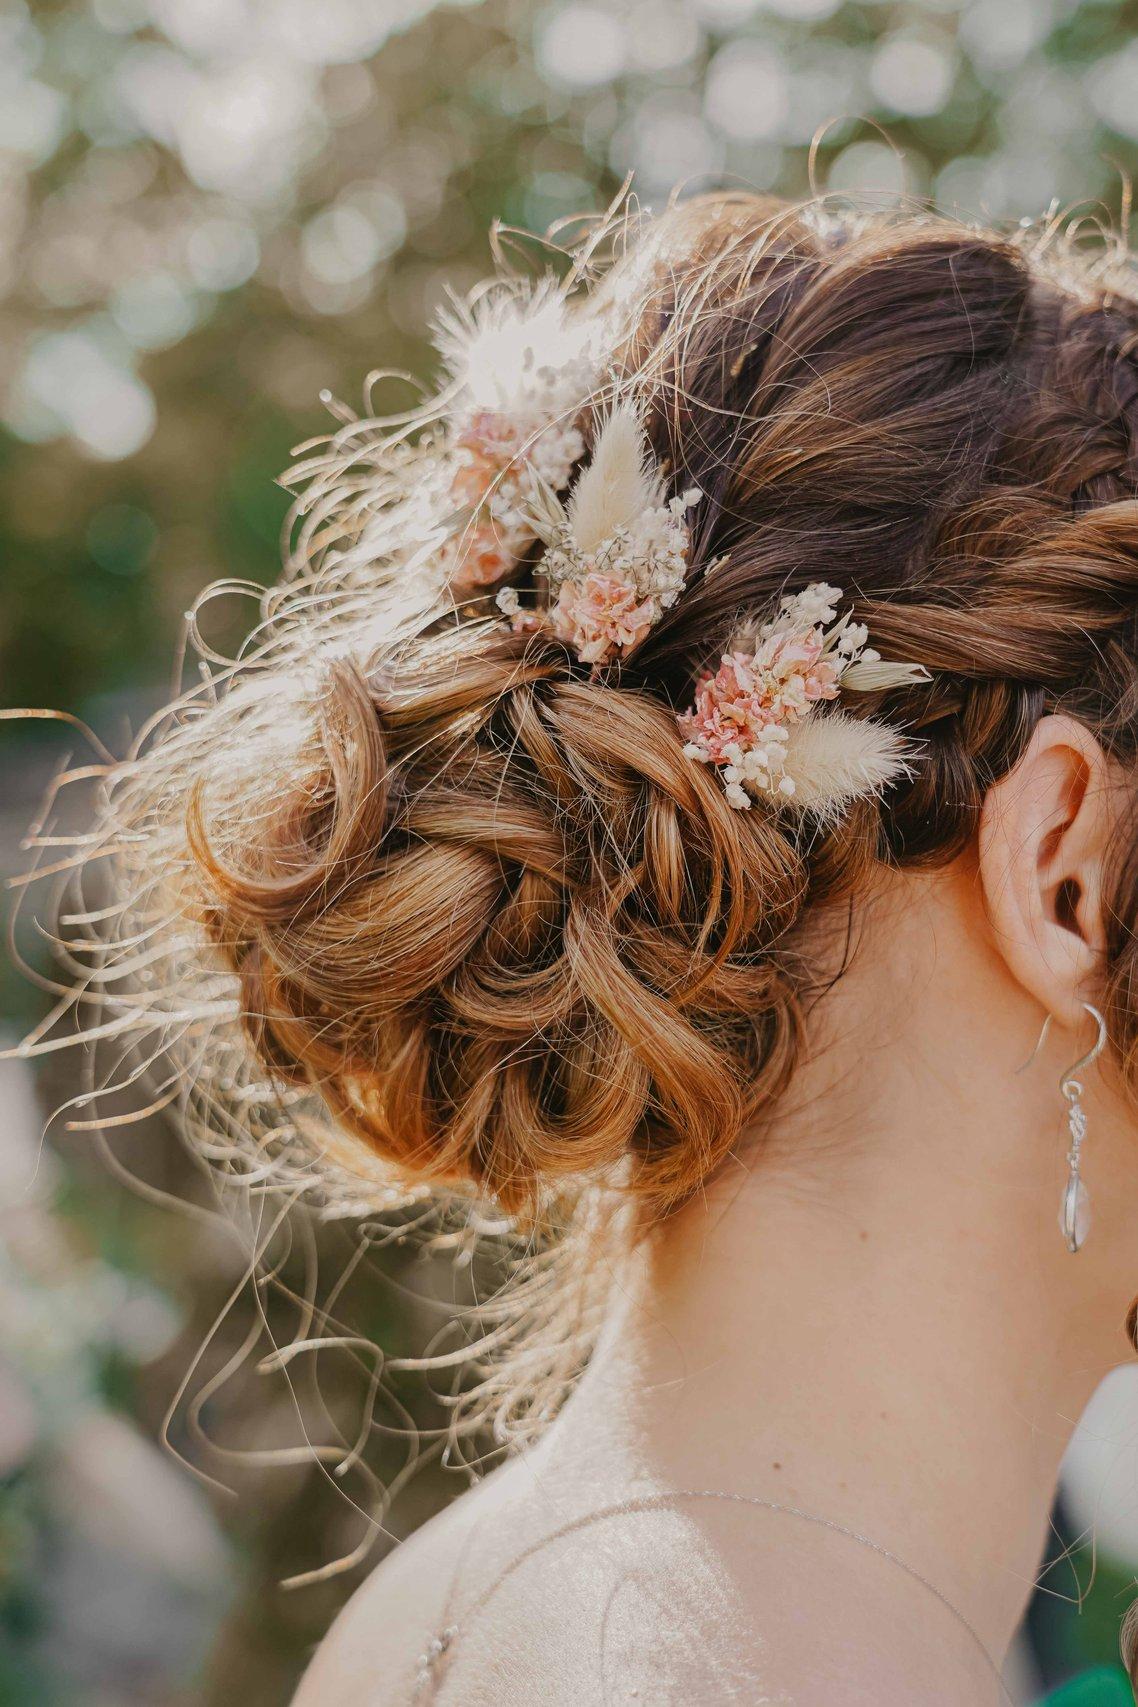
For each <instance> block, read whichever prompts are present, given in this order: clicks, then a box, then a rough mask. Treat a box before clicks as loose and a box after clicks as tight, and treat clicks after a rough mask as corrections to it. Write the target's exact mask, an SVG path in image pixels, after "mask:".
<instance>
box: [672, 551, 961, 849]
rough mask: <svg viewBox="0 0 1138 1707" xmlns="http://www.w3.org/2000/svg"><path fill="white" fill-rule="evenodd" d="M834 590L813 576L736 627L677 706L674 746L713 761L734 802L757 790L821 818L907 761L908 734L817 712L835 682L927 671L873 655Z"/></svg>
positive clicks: (747, 802)
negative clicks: (714, 664) (714, 665)
mask: <svg viewBox="0 0 1138 1707" xmlns="http://www.w3.org/2000/svg"><path fill="white" fill-rule="evenodd" d="M841 596H842V594H841V588H840V587H830V586H827V585H826V583H825V582H824V581H814V582H812V583H811V584H810V586H808V587H807V588H806V589H805V590H804V591H803V592H801V593H796V594H794V595H792V596H791V597H788V598H785V599H783V601H782V604H781V605H780V607H779V613H778V615H777V616H776V617H774V618H773V619H772V620H771V621H769V622H765V623H762V624H761V625H760V626H758V627H757V628H755V627H753V626H752V627H749V628H745V629H742V630H741V631H740V632H739V633H738V634H737V635H736V637H735V639H734V640H733V642H732V644H731V646H730V647H729V649H728V650H727V652H725V653H724V655H723V657H722V659H721V661H720V664H719V668H718V669H717V670H716V671H715V672H714V674H710V673H709V674H708V675H706V676H704V678H703V679H702V680H701V682H700V683H699V686H698V688H697V690H696V697H695V704H694V706H692V708H691V709H690V710H689V711H686V712H684V713H683V714H682V715H681V717H680V718H679V724H680V728H681V730H682V731H683V733H684V735H686V737H687V743H686V745H685V747H684V753H685V754H686V756H687V757H688V758H690V759H695V760H697V761H698V762H699V763H701V764H710V765H715V766H717V767H718V769H719V772H720V775H721V776H722V778H723V783H724V787H725V789H726V794H727V799H728V801H729V802H730V803H731V805H732V806H735V807H737V808H738V809H739V810H740V811H743V810H746V809H747V808H748V807H750V806H751V804H752V803H753V802H754V801H755V800H758V799H762V798H763V797H766V798H769V799H772V800H774V801H776V802H777V803H779V804H782V805H792V806H794V807H795V808H796V809H797V810H799V811H801V812H805V813H811V814H813V815H814V816H816V817H821V818H829V817H833V816H836V815H837V814H839V813H840V812H842V811H843V810H844V809H845V807H846V806H848V805H849V804H850V802H851V801H853V800H856V799H858V798H859V797H860V796H862V795H866V794H876V793H878V792H879V791H880V790H881V789H882V788H884V787H885V786H886V784H887V783H889V782H892V781H893V780H895V778H896V777H898V776H900V775H903V774H907V773H908V768H909V766H908V754H909V752H910V743H909V742H907V741H906V739H905V737H904V736H903V735H902V734H900V732H899V731H898V730H896V729H893V728H891V727H890V726H889V725H888V724H882V723H873V722H870V721H868V720H865V719H859V718H853V717H849V716H847V715H846V714H845V713H844V712H841V711H835V712H831V713H829V714H828V715H825V716H817V715H816V713H817V711H818V708H819V707H820V706H822V705H823V704H825V702H827V701H829V700H835V699H837V698H838V697H839V695H840V694H841V693H842V692H843V691H845V690H846V689H854V690H856V691H859V692H863V693H865V692H873V691H876V690H879V689H884V688H893V687H901V686H906V685H909V684H912V683H917V682H928V681H931V679H932V678H931V676H930V675H929V672H928V671H927V670H926V669H925V668H924V667H923V665H920V664H901V663H889V662H886V661H885V660H884V659H882V657H881V655H880V653H878V652H876V651H874V649H873V648H872V647H870V646H869V645H868V640H869V633H868V630H867V629H866V627H865V624H864V623H858V622H854V621H853V620H852V618H851V617H850V616H849V615H848V614H847V615H846V616H843V617H840V618H839V617H838V611H837V606H838V602H839V600H840V599H841Z"/></svg>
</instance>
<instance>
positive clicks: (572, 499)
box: [498, 403, 703, 665]
mask: <svg viewBox="0 0 1138 1707" xmlns="http://www.w3.org/2000/svg"><path fill="white" fill-rule="evenodd" d="M702 496H703V494H702V493H701V492H700V491H699V489H698V487H695V486H693V487H690V488H689V489H688V490H687V491H686V492H684V493H682V494H681V495H680V496H679V497H675V498H671V499H669V498H668V496H667V491H666V487H665V483H664V474H663V470H662V469H661V467H660V465H659V463H658V462H657V461H656V459H655V457H654V455H653V453H652V447H651V445H650V444H649V442H648V435H647V434H646V433H645V431H644V427H643V424H642V422H641V419H640V416H639V414H638V412H637V410H636V408H635V407H634V406H633V405H632V404H631V403H618V404H616V405H615V407H614V408H613V409H612V410H611V411H610V413H609V414H608V416H607V417H606V418H605V419H604V421H603V422H602V424H601V426H600V428H599V430H598V432H597V436H596V442H595V444H594V446H593V452H592V456H591V458H590V460H589V463H588V465H587V467H586V468H585V469H583V471H582V472H581V474H580V475H579V476H578V479H577V481H576V484H575V485H574V487H573V489H572V491H571V492H570V494H569V498H568V501H567V502H566V503H562V501H561V499H560V498H559V496H558V495H557V493H556V491H555V490H554V489H553V486H552V484H551V483H550V482H548V481H542V482H541V483H540V487H539V495H538V499H537V502H536V503H535V504H534V506H533V508H532V510H531V517H532V524H533V528H534V531H535V533H536V534H537V535H538V537H539V538H541V539H543V540H544V541H545V544H546V547H547V549H546V552H545V556H544V557H543V558H542V560H541V562H540V563H539V564H538V566H537V569H536V571H535V573H536V574H537V576H538V577H539V578H540V579H541V580H542V581H544V583H545V586H546V591H547V599H546V606H547V608H546V610H545V612H544V625H545V626H547V627H548V628H549V629H550V630H551V631H552V633H553V634H554V635H555V636H556V637H557V639H558V640H562V641H564V643H565V644H566V645H567V646H569V647H570V648H571V649H572V650H573V651H574V652H576V654H577V656H578V658H580V660H581V662H582V663H584V664H594V665H599V664H607V663H609V662H611V660H612V659H613V658H614V657H616V656H618V655H619V654H621V653H625V652H629V651H631V649H632V648H633V647H634V646H637V645H639V644H640V642H641V641H642V640H643V639H644V637H645V635H646V634H647V633H648V631H649V629H650V628H651V627H652V626H653V624H654V623H657V622H659V620H660V618H661V616H662V615H663V613H664V611H665V610H667V609H668V608H669V606H671V605H673V604H674V603H675V601H676V599H677V598H678V597H679V595H680V593H681V592H682V590H683V586H684V577H685V574H686V571H687V561H688V550H689V547H690V543H691V539H690V533H689V530H688V526H687V523H686V521H685V520H684V517H685V515H686V513H687V511H688V510H689V509H691V507H692V505H693V504H696V503H698V502H699V499H700V498H701V497H702ZM498 604H499V608H500V609H501V610H503V611H504V612H505V613H506V614H507V615H508V616H511V617H513V618H514V620H515V623H516V625H518V626H527V625H528V626H532V622H528V623H527V619H526V618H525V617H524V616H523V615H522V613H521V611H520V607H519V603H518V595H517V591H516V589H514V588H504V589H503V591H502V592H501V593H499V595H498Z"/></svg>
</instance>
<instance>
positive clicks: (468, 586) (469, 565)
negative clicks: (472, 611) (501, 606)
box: [444, 522, 517, 598]
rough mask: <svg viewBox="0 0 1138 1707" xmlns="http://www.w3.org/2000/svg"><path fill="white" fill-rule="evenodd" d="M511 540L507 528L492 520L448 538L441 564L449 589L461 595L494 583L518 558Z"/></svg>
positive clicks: (496, 582) (505, 573) (507, 572)
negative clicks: (443, 559)
mask: <svg viewBox="0 0 1138 1707" xmlns="http://www.w3.org/2000/svg"><path fill="white" fill-rule="evenodd" d="M514 543H515V542H514V540H513V539H512V538H511V537H510V533H509V530H508V529H505V528H502V527H498V526H496V525H495V524H494V523H493V522H481V523H479V524H478V526H477V527H468V528H465V529H464V530H463V531H462V532H461V533H459V534H456V535H455V536H454V538H453V539H451V540H448V542H447V546H446V548H445V561H444V568H445V572H446V576H447V581H448V583H449V585H450V588H451V590H452V592H454V593H455V594H457V596H458V597H459V598H462V597H464V596H467V595H469V594H471V593H474V592H477V591H478V589H479V588H481V587H493V586H496V585H497V584H498V582H499V581H500V580H501V579H502V578H503V576H505V575H508V574H509V572H510V570H511V569H512V568H513V567H514V564H515V563H516V561H517V555H516V552H515V550H514Z"/></svg>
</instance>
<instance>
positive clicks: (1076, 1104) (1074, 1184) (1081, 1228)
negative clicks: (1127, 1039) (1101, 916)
mask: <svg viewBox="0 0 1138 1707" xmlns="http://www.w3.org/2000/svg"><path fill="white" fill-rule="evenodd" d="M1083 1008H1084V1010H1085V1011H1086V1012H1087V1013H1089V1014H1090V1016H1091V1018H1092V1019H1093V1020H1094V1022H1095V1024H1096V1025H1097V1026H1098V1036H1097V1037H1096V1039H1095V1042H1094V1047H1093V1048H1092V1049H1088V1051H1087V1053H1086V1054H1085V1055H1080V1057H1079V1059H1078V1060H1077V1061H1076V1062H1075V1064H1074V1066H1073V1067H1068V1068H1067V1071H1066V1072H1065V1073H1063V1074H1061V1075H1060V1078H1059V1089H1060V1091H1061V1092H1062V1094H1063V1096H1064V1097H1065V1098H1066V1102H1067V1127H1068V1130H1069V1132H1070V1134H1071V1147H1070V1149H1069V1150H1068V1151H1067V1183H1066V1185H1065V1186H1064V1188H1063V1196H1062V1197H1061V1198H1060V1200H1059V1231H1060V1232H1061V1233H1062V1235H1063V1238H1064V1241H1065V1242H1066V1246H1067V1249H1068V1250H1069V1251H1070V1252H1071V1253H1072V1255H1073V1254H1074V1253H1075V1252H1076V1251H1078V1250H1081V1249H1082V1247H1083V1245H1084V1244H1085V1243H1086V1239H1087V1234H1088V1233H1089V1232H1090V1230H1091V1200H1090V1196H1089V1194H1088V1192H1087V1188H1086V1186H1085V1185H1084V1184H1083V1181H1082V1179H1081V1178H1080V1175H1079V1157H1080V1153H1081V1151H1082V1148H1083V1140H1084V1138H1085V1137H1086V1135H1087V1116H1086V1112H1085V1110H1084V1108H1083V1101H1082V1098H1083V1087H1082V1085H1081V1084H1080V1083H1079V1080H1078V1077H1077V1074H1079V1073H1081V1072H1082V1070H1083V1068H1084V1067H1089V1066H1090V1065H1091V1063H1092V1062H1093V1061H1097V1060H1098V1058H1099V1056H1100V1055H1101V1054H1102V1052H1103V1050H1104V1049H1105V1048H1106V1041H1107V1031H1106V1021H1105V1020H1104V1019H1103V1017H1102V1015H1101V1014H1100V1013H1099V1011H1098V1009H1097V1008H1092V1006H1091V1004H1090V1003H1089V1002H1084V1003H1083ZM1051 1017H1052V1016H1051V1015H1050V1014H1048V1016H1047V1018H1046V1019H1045V1020H1044V1022H1043V1030H1042V1031H1041V1032H1040V1034H1039V1042H1038V1043H1037V1044H1036V1045H1035V1048H1034V1049H1033V1050H1032V1052H1031V1057H1030V1060H1028V1061H1026V1062H1025V1063H1024V1066H1028V1067H1029V1066H1030V1065H1031V1062H1032V1061H1034V1060H1035V1057H1036V1056H1037V1055H1038V1054H1039V1051H1040V1050H1041V1049H1042V1048H1043V1044H1044V1041H1045V1039H1046V1037H1047V1033H1048V1031H1049V1030H1050V1029H1051ZM1019 1070H1020V1072H1022V1071H1023V1068H1022V1067H1021V1068H1020V1069H1019Z"/></svg>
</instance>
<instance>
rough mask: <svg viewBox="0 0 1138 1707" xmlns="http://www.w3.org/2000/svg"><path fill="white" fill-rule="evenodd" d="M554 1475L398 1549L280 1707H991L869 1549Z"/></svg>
mask: <svg viewBox="0 0 1138 1707" xmlns="http://www.w3.org/2000/svg"><path fill="white" fill-rule="evenodd" d="M549 1472H550V1466H549V1465H548V1464H547V1463H546V1462H545V1461H544V1460H543V1459H542V1456H541V1454H540V1453H539V1454H538V1455H537V1456H536V1457H535V1458H534V1459H533V1460H531V1461H528V1462H527V1461H526V1460H521V1461H514V1462H513V1463H511V1464H510V1465H508V1466H506V1467H505V1468H503V1469H500V1470H497V1471H495V1472H494V1473H493V1475H491V1476H489V1477H487V1478H486V1480H485V1482H484V1483H482V1484H481V1486H480V1487H478V1488H477V1489H476V1490H474V1491H473V1492H471V1493H469V1494H465V1495H462V1496H461V1497H460V1498H459V1499H458V1500H456V1502H455V1503H454V1505H453V1506H451V1507H450V1508H449V1509H448V1510H447V1511H446V1512H445V1513H443V1514H442V1515H441V1516H440V1517H437V1518H435V1519H433V1520H432V1521H431V1522H430V1523H428V1524H426V1525H425V1526H424V1527H423V1529H421V1530H420V1531H418V1532H417V1533H416V1534H415V1535H414V1536H413V1537H412V1538H411V1539H410V1540H409V1541H407V1542H404V1543H403V1544H402V1545H401V1546H399V1547H398V1548H396V1550H395V1551H394V1552H393V1553H392V1554H391V1555H390V1556H389V1557H388V1558H387V1559H386V1560H385V1561H384V1562H383V1564H382V1565H380V1566H379V1567H378V1568H377V1569H376V1570H375V1571H374V1572H373V1573H372V1575H371V1577H370V1578H369V1579H368V1581H367V1582H366V1583H365V1584H364V1585H363V1587H362V1588H361V1589H360V1590H359V1591H358V1592H357V1594H356V1595H355V1596H354V1598H353V1599H352V1600H351V1602H350V1603H349V1604H348V1606H347V1607H346V1608H345V1610H344V1612H343V1613H342V1614H341V1616H340V1618H339V1619H338V1620H337V1622H336V1624H335V1625H334V1626H333V1628H332V1630H331V1632H330V1633H329V1635H328V1637H327V1639H326V1640H325V1642H324V1644H323V1645H322V1647H321V1648H320V1650H319V1652H318V1654H317V1655H316V1658H315V1660H314V1661H313V1663H312V1665H311V1667H310V1669H309V1671H308V1674H307V1676H306V1677H305V1679H304V1682H303V1683H302V1685H301V1689H300V1692H299V1694H298V1696H297V1697H296V1702H295V1704H294V1707H332V1704H335V1707H404V1704H406V1707H412V1704H414V1707H419V1703H420V1702H425V1703H430V1704H431V1707H459V1704H461V1707H491V1704H492V1707H532V1703H533V1702H534V1701H541V1702H542V1703H543V1704H544V1707H594V1704H600V1703H602V1702H605V1701H611V1700H624V1699H629V1698H633V1699H639V1700H642V1701H652V1702H653V1703H656V1704H658V1707H670V1704H673V1703H674V1704H676V1707H679V1704H680V1703H684V1704H685V1707H686V1704H689V1703H691V1702H693V1701H713V1700H714V1701H716V1702H725V1703H729V1702H749V1703H756V1702H764V1703H766V1704H768V1707H776V1704H778V1707H783V1704H785V1707H829V1704H830V1703H832V1702H834V1701H838V1700H840V1701H842V1702H843V1703H844V1704H846V1707H882V1704H885V1703H893V1702H896V1703H902V1702H904V1703H905V1704H906V1707H920V1704H922V1703H928V1704H929V1707H932V1704H933V1703H934V1702H935V1703H937V1704H938V1707H965V1704H967V1707H979V1704H981V1703H989V1702H990V1703H993V1704H995V1703H996V1702H997V1701H998V1700H999V1699H1000V1694H999V1685H998V1682H997V1681H996V1678H995V1675H994V1673H993V1671H992V1668H991V1665H990V1662H987V1661H984V1660H983V1657H982V1656H978V1655H977V1654H975V1653H973V1652H971V1651H970V1650H969V1648H968V1644H967V1641H966V1640H965V1641H964V1642H963V1643H962V1639H961V1633H960V1631H959V1629H957V1628H956V1627H955V1626H954V1624H953V1622H952V1620H951V1619H946V1618H945V1616H944V1609H943V1607H942V1606H941V1605H940V1604H939V1603H938V1602H937V1601H935V1600H931V1601H930V1598H929V1597H928V1594H927V1590H925V1589H922V1588H921V1587H920V1585H919V1584H914V1583H912V1582H911V1581H910V1580H909V1579H907V1578H906V1577H904V1576H903V1575H899V1574H898V1573H897V1572H896V1570H895V1567H890V1566H889V1565H888V1564H887V1563H885V1562H883V1561H882V1560H880V1559H878V1558H876V1556H875V1555H873V1554H872V1553H871V1554H868V1555H865V1553H864V1550H858V1551H855V1552H854V1553H853V1554H851V1553H850V1551H849V1543H848V1542H843V1541H842V1539H841V1538H839V1537H836V1536H834V1535H832V1534H828V1533H827V1532H825V1531H818V1530H812V1529H810V1528H807V1527H805V1526H795V1525H793V1524H787V1523H786V1522H785V1521H782V1522H780V1521H779V1520H777V1519H774V1520H772V1519H771V1518H770V1517H769V1515H768V1517H767V1519H766V1520H764V1519H763V1516H762V1514H755V1513H753V1512H748V1511H747V1510H746V1509H745V1508H742V1507H730V1506H729V1507H726V1508H717V1507H714V1506H712V1507H710V1508H709V1507H708V1506H706V1505H701V1506H698V1507H695V1508H693V1507H692V1506H691V1505H690V1503H688V1502H685V1501H684V1498H683V1496H682V1495H677V1496H674V1497H669V1496H668V1495H667V1494H666V1493H664V1494H663V1495H662V1496H659V1495H649V1497H648V1498H647V1499H644V1498H643V1497H641V1498H635V1497H634V1498H631V1499H630V1498H629V1497H628V1491H627V1484H625V1485H624V1486H623V1488H621V1489H619V1490H617V1489H616V1488H615V1487H614V1485H613V1483H612V1482H611V1481H609V1482H608V1483H607V1486H606V1478H605V1475H604V1473H603V1471H602V1470H601V1468H600V1466H598V1465H595V1464H591V1463H590V1464H585V1465H582V1464H576V1465H574V1466H572V1468H571V1469H570V1468H569V1467H567V1466H566V1465H565V1464H564V1463H562V1464H560V1465H559V1466H558V1473H557V1474H556V1475H554V1474H551V1473H549ZM606 1493H607V1494H608V1495H609V1497H608V1498H607V1499H606ZM621 1495H623V1497H621ZM450 1627H453V1628H454V1631H455V1634H454V1636H453V1638H452V1639H451V1640H450V1641H449V1643H448V1645H447V1647H446V1650H445V1652H444V1653H442V1654H441V1655H440V1656H439V1657H438V1660H437V1662H436V1663H435V1664H434V1665H433V1666H432V1669H431V1688H430V1689H429V1690H426V1691H423V1692H422V1693H417V1692H416V1678H417V1675H418V1673H419V1672H420V1670H421V1667H422V1656H423V1655H424V1653H425V1652H426V1651H427V1650H428V1647H429V1644H430V1643H431V1641H432V1639H433V1638H438V1637H439V1636H441V1635H442V1633H443V1632H444V1630H447V1629H448V1628H450Z"/></svg>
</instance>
